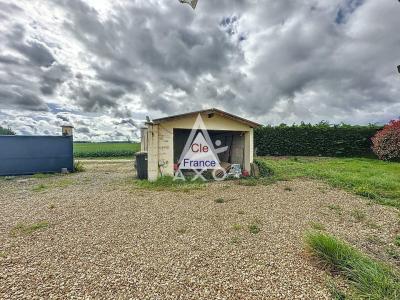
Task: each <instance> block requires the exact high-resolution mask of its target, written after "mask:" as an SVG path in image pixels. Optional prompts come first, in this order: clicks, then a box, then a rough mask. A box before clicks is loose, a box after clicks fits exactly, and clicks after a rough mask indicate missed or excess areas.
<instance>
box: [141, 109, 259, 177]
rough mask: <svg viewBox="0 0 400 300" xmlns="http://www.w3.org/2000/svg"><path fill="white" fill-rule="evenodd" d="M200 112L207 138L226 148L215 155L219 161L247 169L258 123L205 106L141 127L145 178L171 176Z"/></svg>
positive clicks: (248, 168) (250, 160) (251, 157)
mask: <svg viewBox="0 0 400 300" xmlns="http://www.w3.org/2000/svg"><path fill="white" fill-rule="evenodd" d="M199 114H200V115H201V117H202V120H203V122H204V125H205V127H206V129H207V132H208V134H209V136H210V138H211V140H212V141H213V142H214V141H217V140H218V141H219V143H222V145H221V146H229V151H226V152H225V153H221V154H218V158H219V160H220V161H221V162H228V163H235V164H240V165H241V167H242V169H244V170H248V171H250V164H251V163H252V162H253V152H254V149H253V148H254V146H253V129H254V128H256V127H259V126H260V124H257V123H255V122H252V121H249V120H247V119H244V118H241V117H238V116H235V115H232V114H230V113H227V112H224V111H222V110H219V109H215V108H212V109H206V110H201V111H195V112H191V113H185V114H181V115H175V116H170V117H165V118H160V119H155V120H153V121H151V122H147V123H146V127H145V128H143V129H142V132H141V135H142V138H141V151H142V152H147V153H148V179H149V180H156V179H157V178H158V177H159V176H161V175H169V176H173V175H174V164H177V163H178V161H179V158H180V156H181V154H182V152H183V150H184V147H185V144H186V141H187V140H188V137H189V135H190V132H191V130H192V128H193V126H194V124H195V122H196V119H197V117H198V115H199Z"/></svg>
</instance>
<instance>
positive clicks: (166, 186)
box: [134, 176, 206, 192]
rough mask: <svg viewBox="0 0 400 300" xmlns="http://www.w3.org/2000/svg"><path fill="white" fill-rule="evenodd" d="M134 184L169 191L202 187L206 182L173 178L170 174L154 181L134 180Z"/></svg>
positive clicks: (144, 187) (143, 187)
mask: <svg viewBox="0 0 400 300" xmlns="http://www.w3.org/2000/svg"><path fill="white" fill-rule="evenodd" d="M134 184H135V186H136V187H138V188H142V189H147V190H156V191H168V190H169V191H183V192H188V191H190V190H199V189H203V188H204V187H205V186H206V183H205V182H204V181H202V180H201V179H197V180H195V181H191V180H190V179H186V181H183V180H174V177H171V176H163V177H160V178H158V179H157V180H156V181H148V180H136V181H135V182H134Z"/></svg>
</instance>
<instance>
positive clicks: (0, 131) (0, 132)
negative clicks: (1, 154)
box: [0, 126, 15, 135]
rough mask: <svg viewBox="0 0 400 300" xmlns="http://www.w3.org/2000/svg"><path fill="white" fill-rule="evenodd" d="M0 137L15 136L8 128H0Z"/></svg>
mask: <svg viewBox="0 0 400 300" xmlns="http://www.w3.org/2000/svg"><path fill="white" fill-rule="evenodd" d="M0 135H15V132H14V131H12V130H11V129H10V128H3V127H1V126H0Z"/></svg>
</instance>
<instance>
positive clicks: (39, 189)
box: [32, 184, 47, 192]
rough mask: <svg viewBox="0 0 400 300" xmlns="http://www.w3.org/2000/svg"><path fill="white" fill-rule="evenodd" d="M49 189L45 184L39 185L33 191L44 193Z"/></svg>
mask: <svg viewBox="0 0 400 300" xmlns="http://www.w3.org/2000/svg"><path fill="white" fill-rule="evenodd" d="M46 189H47V186H45V185H44V184H39V185H36V186H34V187H33V189H32V190H33V191H34V192H43V191H45V190H46Z"/></svg>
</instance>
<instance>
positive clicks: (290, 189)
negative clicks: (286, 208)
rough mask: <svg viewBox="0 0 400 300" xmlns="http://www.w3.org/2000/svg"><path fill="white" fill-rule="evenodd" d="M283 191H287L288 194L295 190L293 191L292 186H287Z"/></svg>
mask: <svg viewBox="0 0 400 300" xmlns="http://www.w3.org/2000/svg"><path fill="white" fill-rule="evenodd" d="M283 190H284V191H286V192H291V191H293V189H292V188H291V187H290V186H285V187H284V188H283Z"/></svg>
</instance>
